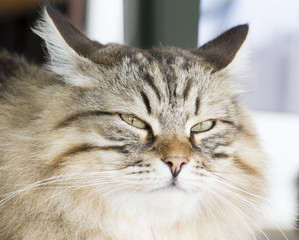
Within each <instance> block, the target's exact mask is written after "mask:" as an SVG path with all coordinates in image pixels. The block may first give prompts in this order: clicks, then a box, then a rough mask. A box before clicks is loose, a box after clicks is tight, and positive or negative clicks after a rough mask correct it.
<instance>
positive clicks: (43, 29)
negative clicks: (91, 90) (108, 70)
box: [32, 5, 102, 86]
mask: <svg viewBox="0 0 299 240" xmlns="http://www.w3.org/2000/svg"><path fill="white" fill-rule="evenodd" d="M32 30H33V32H34V33H36V34H37V35H38V36H40V37H41V38H43V39H44V41H45V44H46V47H47V50H48V52H49V64H48V67H49V69H50V70H51V71H53V72H55V73H56V74H58V75H61V76H63V77H64V79H65V81H66V82H67V83H69V84H71V85H75V86H89V85H91V79H90V78H88V77H86V76H85V75H84V74H83V73H81V72H80V71H79V70H78V69H80V68H79V64H80V65H84V66H86V67H88V66H90V65H91V64H92V61H91V58H89V55H90V54H91V53H93V52H95V51H96V50H97V49H99V48H100V47H102V45H101V44H99V43H95V42H93V41H91V40H89V39H88V38H87V37H86V36H85V35H84V34H83V33H81V32H80V31H79V30H78V29H76V28H75V27H74V26H73V25H72V24H71V23H70V22H69V21H68V20H67V19H66V18H65V17H63V16H62V15H61V14H60V13H59V12H58V11H56V10H55V9H54V8H53V7H51V6H49V5H48V6H46V7H44V9H43V12H42V14H41V19H40V20H39V21H38V22H37V23H36V25H35V27H34V28H33V29H32Z"/></svg>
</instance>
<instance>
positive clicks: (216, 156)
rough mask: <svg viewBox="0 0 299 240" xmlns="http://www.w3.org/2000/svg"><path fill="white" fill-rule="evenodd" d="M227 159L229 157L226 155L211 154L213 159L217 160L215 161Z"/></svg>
mask: <svg viewBox="0 0 299 240" xmlns="http://www.w3.org/2000/svg"><path fill="white" fill-rule="evenodd" d="M229 157H230V155H228V154H226V153H214V154H213V158H217V159H226V158H229Z"/></svg>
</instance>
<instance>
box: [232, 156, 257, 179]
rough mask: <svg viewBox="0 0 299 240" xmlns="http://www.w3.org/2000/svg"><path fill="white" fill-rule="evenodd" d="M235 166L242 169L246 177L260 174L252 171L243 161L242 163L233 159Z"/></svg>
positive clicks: (236, 158) (254, 170)
mask: <svg viewBox="0 0 299 240" xmlns="http://www.w3.org/2000/svg"><path fill="white" fill-rule="evenodd" d="M234 163H235V165H236V166H237V167H238V168H240V169H242V170H243V171H244V172H246V173H247V174H248V175H257V174H260V173H259V172H258V171H257V170H256V169H254V168H253V167H252V166H250V165H248V164H246V163H245V162H244V161H242V160H241V159H240V158H238V157H235V158H234Z"/></svg>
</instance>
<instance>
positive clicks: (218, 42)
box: [192, 24, 248, 72]
mask: <svg viewBox="0 0 299 240" xmlns="http://www.w3.org/2000/svg"><path fill="white" fill-rule="evenodd" d="M247 34H248V25H247V24H244V25H239V26H236V27H234V28H231V29H229V30H228V31H226V32H224V33H223V34H221V35H220V36H218V37H217V38H215V39H214V40H212V41H210V42H208V43H206V44H204V45H203V46H201V47H200V48H198V49H196V50H193V51H192V53H194V54H196V55H198V56H200V57H203V58H204V59H205V61H207V62H208V63H210V64H211V65H212V67H213V69H214V70H213V72H216V71H218V70H221V69H223V68H225V67H227V66H228V65H229V64H230V63H231V62H232V60H233V59H234V57H235V56H236V54H237V52H238V51H239V49H240V47H241V46H242V44H243V42H244V41H245V39H246V37H247Z"/></svg>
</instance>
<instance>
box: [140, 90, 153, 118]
mask: <svg viewBox="0 0 299 240" xmlns="http://www.w3.org/2000/svg"><path fill="white" fill-rule="evenodd" d="M140 94H141V97H142V100H143V102H144V105H145V106H146V109H147V112H148V113H149V114H151V113H152V108H151V105H150V102H149V99H148V97H147V96H146V94H145V93H144V92H143V91H141V93H140Z"/></svg>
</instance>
